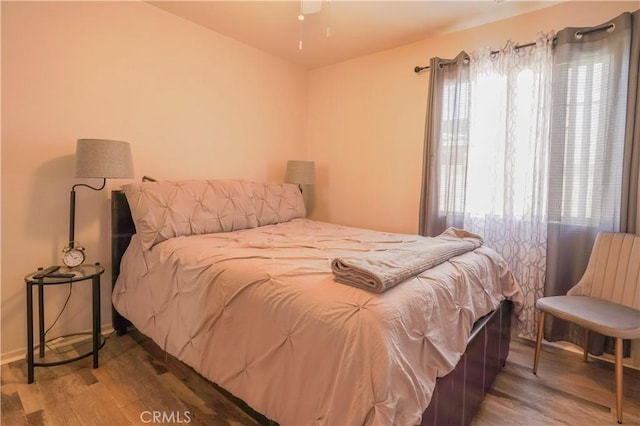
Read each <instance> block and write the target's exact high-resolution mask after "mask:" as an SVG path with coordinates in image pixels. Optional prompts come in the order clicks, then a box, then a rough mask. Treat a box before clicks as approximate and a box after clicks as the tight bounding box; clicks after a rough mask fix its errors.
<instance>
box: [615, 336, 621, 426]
mask: <svg viewBox="0 0 640 426" xmlns="http://www.w3.org/2000/svg"><path fill="white" fill-rule="evenodd" d="M615 370H616V417H617V420H618V423H620V424H622V370H623V366H622V338H620V337H616V366H615Z"/></svg>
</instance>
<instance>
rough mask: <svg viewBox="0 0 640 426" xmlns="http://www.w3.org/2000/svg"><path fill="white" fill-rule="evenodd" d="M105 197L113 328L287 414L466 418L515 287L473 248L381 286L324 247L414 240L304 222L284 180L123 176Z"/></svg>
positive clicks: (369, 247) (350, 252)
mask: <svg viewBox="0 0 640 426" xmlns="http://www.w3.org/2000/svg"><path fill="white" fill-rule="evenodd" d="M124 190H125V192H126V195H125V194H123V192H119V191H114V192H113V193H112V231H113V236H112V256H113V259H112V265H113V284H114V288H113V297H112V300H113V306H114V312H113V313H114V328H115V329H116V331H117V332H118V333H119V334H121V333H124V332H126V327H127V326H128V325H129V324H132V325H133V326H135V327H136V328H137V329H138V330H139V331H140V332H142V333H143V334H145V335H147V336H149V337H150V338H152V339H153V340H154V341H155V342H156V343H157V344H158V345H159V346H160V347H161V348H163V349H164V350H166V351H167V352H169V353H170V354H172V355H174V356H176V357H177V358H178V359H180V360H181V361H183V362H185V363H186V364H187V365H189V366H191V367H193V368H194V369H195V370H196V371H197V372H198V373H200V374H202V375H203V376H204V377H206V378H207V379H209V380H211V381H212V382H213V383H216V384H217V385H219V386H221V387H222V388H224V389H226V390H227V391H228V392H230V393H231V394H232V395H234V396H235V397H237V398H239V399H241V400H243V401H244V402H246V404H248V405H249V406H250V407H252V408H253V409H255V410H256V411H257V412H259V413H261V414H262V415H263V416H264V418H267V419H271V420H273V421H276V422H278V423H280V424H283V425H289V424H296V425H297V424H318V425H325V424H326V425H335V424H388V425H391V424H394V425H396V424H400V425H412V424H439V425H440V424H468V423H469V422H470V421H471V419H472V417H473V415H474V414H475V412H476V411H477V409H478V407H479V405H480V402H481V401H482V398H483V396H484V394H485V393H486V391H487V390H488V389H489V387H490V386H491V384H492V382H493V379H494V378H495V376H496V374H497V373H498V372H499V370H500V369H501V367H502V366H503V365H504V362H505V360H506V357H507V355H508V351H509V341H510V335H511V333H510V328H511V323H512V317H513V315H514V314H513V313H514V312H517V311H518V310H519V308H520V306H521V303H522V300H521V298H522V294H521V292H520V289H519V287H518V285H517V283H515V282H514V280H513V278H512V276H511V273H510V272H509V270H508V268H507V267H506V264H505V262H504V261H503V260H502V259H501V258H500V257H499V256H498V255H497V254H496V253H495V252H493V251H492V250H490V249H489V248H487V247H484V246H480V247H478V248H476V249H474V250H471V251H469V252H467V253H465V254H462V255H459V256H455V257H453V258H451V259H449V260H447V261H445V262H443V263H440V264H438V265H437V266H434V267H433V268H431V269H429V270H427V271H424V272H421V273H419V274H418V275H416V276H414V277H411V278H409V279H407V280H404V281H403V282H402V283H400V284H398V285H396V286H394V287H392V288H390V289H388V290H386V291H384V292H381V293H373V292H370V291H366V290H363V289H361V288H356V287H353V286H349V285H345V284H342V283H338V282H336V280H335V279H334V278H335V276H334V275H333V274H332V270H331V267H330V265H331V263H332V260H334V259H336V258H337V257H349V256H352V257H353V256H366V255H367V253H377V252H381V251H385V250H388V249H390V248H391V249H393V250H395V249H402V248H403V247H406V246H410V245H412V244H417V243H422V242H423V239H424V237H419V236H415V235H405V234H391V233H384V232H375V231H370V230H364V229H358V228H351V227H345V226H340V225H336V224H329V223H324V222H317V221H313V220H309V219H306V218H305V212H304V204H303V202H302V197H301V196H300V193H299V191H298V188H297V187H296V186H295V185H287V184H261V183H249V182H243V181H237V180H211V181H179V182H166V183H136V184H132V185H128V186H127V187H125V188H124Z"/></svg>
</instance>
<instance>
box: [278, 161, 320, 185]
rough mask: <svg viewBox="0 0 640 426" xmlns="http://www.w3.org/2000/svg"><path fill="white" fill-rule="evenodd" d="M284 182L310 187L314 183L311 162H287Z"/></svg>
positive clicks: (314, 177) (314, 172) (313, 170)
mask: <svg viewBox="0 0 640 426" xmlns="http://www.w3.org/2000/svg"><path fill="white" fill-rule="evenodd" d="M284 181H285V182H288V183H297V184H298V185H311V184H314V183H315V182H316V169H315V163H314V162H313V161H297V160H289V161H287V172H286V173H285V175H284Z"/></svg>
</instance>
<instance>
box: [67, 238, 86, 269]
mask: <svg viewBox="0 0 640 426" xmlns="http://www.w3.org/2000/svg"><path fill="white" fill-rule="evenodd" d="M74 243H76V242H75V241H71V242H69V245H68V246H67V247H65V248H64V249H62V263H64V264H65V265H66V266H67V267H69V268H75V267H76V266H80V265H82V263H83V262H84V258H85V256H84V247H82V246H81V245H80V244H77V243H76V244H74Z"/></svg>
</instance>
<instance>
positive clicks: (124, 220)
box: [111, 191, 136, 335]
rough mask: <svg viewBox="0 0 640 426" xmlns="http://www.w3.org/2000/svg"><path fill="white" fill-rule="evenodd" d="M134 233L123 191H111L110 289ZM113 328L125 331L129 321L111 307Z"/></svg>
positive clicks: (119, 331) (120, 331)
mask: <svg viewBox="0 0 640 426" xmlns="http://www.w3.org/2000/svg"><path fill="white" fill-rule="evenodd" d="M135 233H136V226H135V225H134V223H133V218H132V217H131V210H130V209H129V203H128V202H127V197H126V196H125V195H124V192H123V191H111V290H113V287H114V286H115V285H116V280H117V279H118V275H120V260H121V259H122V255H124V251H125V250H126V249H127V247H128V246H129V242H130V241H131V237H132V236H133V234H135ZM111 316H112V322H113V329H114V330H116V333H117V334H118V335H122V334H125V333H126V332H127V326H129V325H131V323H130V322H129V321H128V320H127V319H126V318H124V317H123V316H122V315H120V314H119V313H118V312H117V311H116V310H115V308H113V306H112V307H111Z"/></svg>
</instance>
